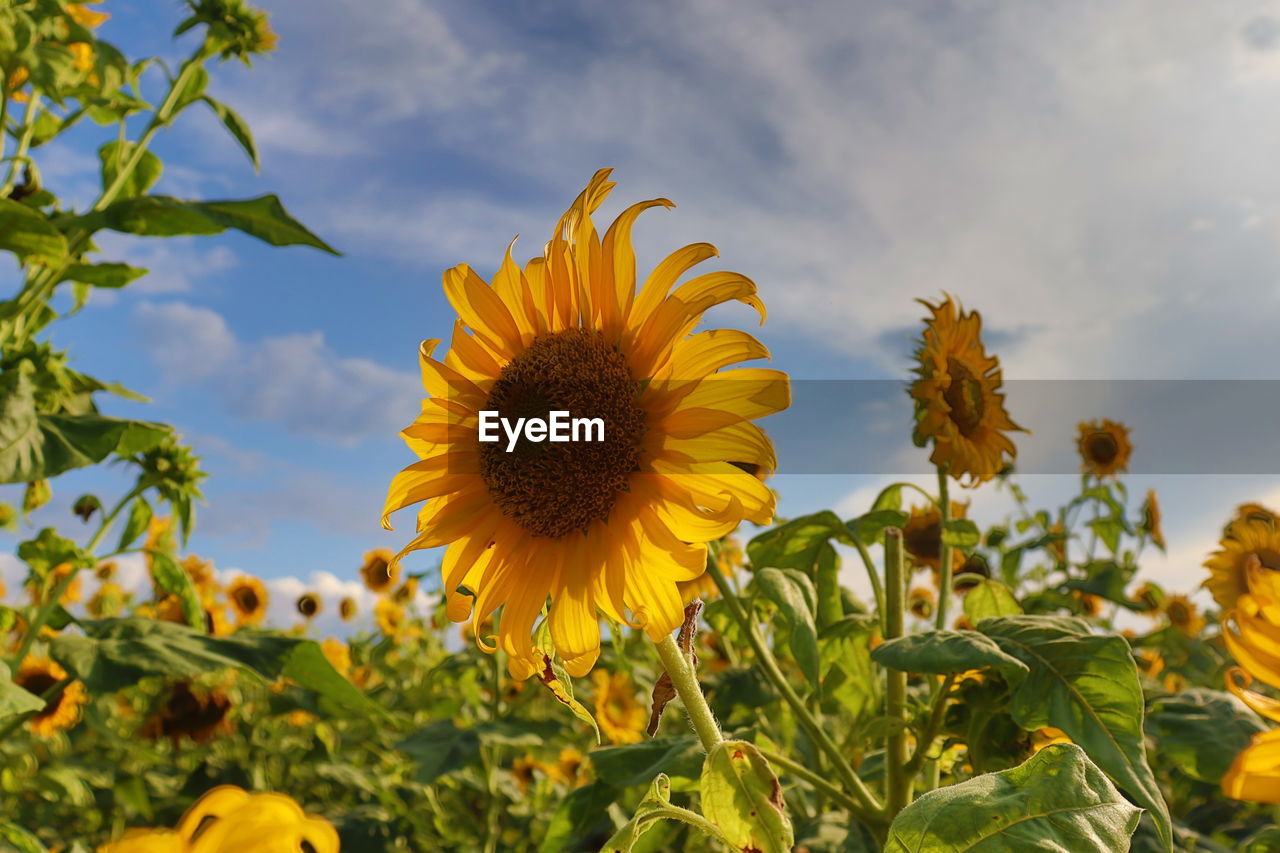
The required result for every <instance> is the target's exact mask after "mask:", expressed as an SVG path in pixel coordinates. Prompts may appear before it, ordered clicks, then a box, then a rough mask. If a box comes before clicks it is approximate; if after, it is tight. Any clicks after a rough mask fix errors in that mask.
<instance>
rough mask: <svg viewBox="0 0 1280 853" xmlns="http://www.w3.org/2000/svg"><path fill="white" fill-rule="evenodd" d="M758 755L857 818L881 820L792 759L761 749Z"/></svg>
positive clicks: (879, 816)
mask: <svg viewBox="0 0 1280 853" xmlns="http://www.w3.org/2000/svg"><path fill="white" fill-rule="evenodd" d="M757 748H758V747H757ZM760 754H761V755H763V756H764V757H765V760H766V761H768V762H769V763H770V764H772V765H773V766H775V767H778V768H781V769H782V770H785V771H786V772H788V773H790V774H791V775H793V776H796V777H797V778H799V779H802V780H803V781H804V782H806V783H807V784H808V785H809V786H810V787H812V788H813V789H814V790H815V791H819V792H821V793H822V794H825V795H826V796H827V798H828V799H830V800H832V801H834V802H835V803H837V804H839V805H840V806H841V807H842V808H844V809H845V810H847V811H849V812H851V813H853V814H855V815H857V816H858V817H861V818H864V819H867V820H871V821H875V820H879V819H882V818H883V815H879V814H876V813H873V812H868V811H867V810H866V808H864V807H863V805H862V804H861V803H859V802H858V801H857V800H855V799H854V798H853V797H850V796H849V795H848V794H846V793H845V792H844V791H841V790H840V789H839V788H838V787H836V786H835V785H833V784H831V782H829V781H827V780H826V779H824V778H823V777H822V776H820V775H818V774H817V773H814V772H813V771H812V770H810V769H809V768H808V767H805V766H804V765H803V764H801V763H800V762H798V761H793V760H792V759H790V758H787V757H786V756H785V755H783V754H781V753H778V752H773V751H771V750H767V749H761V750H760Z"/></svg>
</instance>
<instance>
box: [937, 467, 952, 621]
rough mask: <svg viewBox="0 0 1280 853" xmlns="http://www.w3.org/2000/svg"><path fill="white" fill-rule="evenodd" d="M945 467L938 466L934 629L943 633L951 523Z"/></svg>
mask: <svg viewBox="0 0 1280 853" xmlns="http://www.w3.org/2000/svg"><path fill="white" fill-rule="evenodd" d="M947 467H948V466H946V465H939V466H938V513H939V516H940V519H941V520H940V521H939V523H938V540H939V543H938V560H939V563H940V567H939V569H938V613H937V622H936V623H935V627H937V629H938V630H939V631H943V630H945V629H946V627H947V606H948V605H949V604H950V603H951V543H949V542H948V541H947V525H948V524H950V523H951V497H950V495H949V494H948V493H947V492H948V487H949V486H950V485H951V484H950V481H949V478H948V472H947Z"/></svg>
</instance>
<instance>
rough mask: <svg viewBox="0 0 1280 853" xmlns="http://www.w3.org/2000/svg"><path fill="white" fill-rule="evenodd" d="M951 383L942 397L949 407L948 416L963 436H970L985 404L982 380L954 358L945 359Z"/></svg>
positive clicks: (977, 423) (978, 423) (976, 425)
mask: <svg viewBox="0 0 1280 853" xmlns="http://www.w3.org/2000/svg"><path fill="white" fill-rule="evenodd" d="M947 374H948V375H949V376H950V377H951V384H950V385H948V386H947V390H946V391H943V392H942V399H943V400H945V401H946V403H947V405H948V406H950V407H951V412H950V417H951V420H952V421H953V422H954V423H955V425H956V427H957V428H958V429H959V430H960V434H961V435H963V436H966V437H968V436H970V435H972V434H973V433H974V431H975V430H977V429H978V426H979V425H981V423H982V416H983V415H984V414H986V410H987V404H986V401H985V400H984V399H983V397H982V382H981V380H979V379H978V377H977V376H975V375H974V374H973V371H972V370H970V369H969V368H968V367H966V366H965V365H964V364H962V363H961V362H959V361H957V360H956V359H954V358H948V359H947Z"/></svg>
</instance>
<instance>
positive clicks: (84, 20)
mask: <svg viewBox="0 0 1280 853" xmlns="http://www.w3.org/2000/svg"><path fill="white" fill-rule="evenodd" d="M67 15H68V16H69V17H70V18H71V20H73V21H75V22H76V23H77V24H79V25H80V26H82V27H85V28H86V29H90V30H93V29H97V28H98V27H100V26H102V25H103V24H104V23H106V21H107V19H108V18H110V17H111V13H110V12H95V11H93V10H92V9H90V8H88V6H87V5H86V4H84V3H68V4H67Z"/></svg>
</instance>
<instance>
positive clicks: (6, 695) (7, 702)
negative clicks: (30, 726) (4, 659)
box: [0, 663, 44, 720]
mask: <svg viewBox="0 0 1280 853" xmlns="http://www.w3.org/2000/svg"><path fill="white" fill-rule="evenodd" d="M42 708H44V700H43V699H41V698H40V697H39V696H37V695H35V694H34V693H30V692H28V691H26V690H24V689H22V688H21V687H19V686H18V685H16V684H14V683H13V679H12V678H10V677H9V667H8V666H6V665H5V664H4V663H0V720H5V719H8V718H9V717H16V716H17V715H19V714H29V713H33V712H35V711H39V710H41V709H42Z"/></svg>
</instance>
